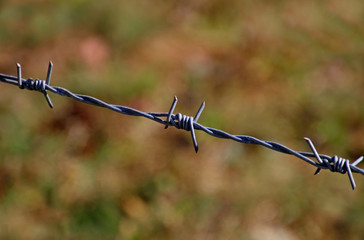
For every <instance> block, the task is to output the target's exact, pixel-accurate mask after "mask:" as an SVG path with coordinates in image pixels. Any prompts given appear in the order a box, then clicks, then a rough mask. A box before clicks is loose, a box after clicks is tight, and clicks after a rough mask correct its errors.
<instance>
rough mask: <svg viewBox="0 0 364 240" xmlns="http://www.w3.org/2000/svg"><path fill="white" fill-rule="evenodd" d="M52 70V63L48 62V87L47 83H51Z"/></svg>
mask: <svg viewBox="0 0 364 240" xmlns="http://www.w3.org/2000/svg"><path fill="white" fill-rule="evenodd" d="M52 69H53V63H52V61H49V65H48V71H47V78H46V83H47V85H49V83H50V81H51V75H52Z"/></svg>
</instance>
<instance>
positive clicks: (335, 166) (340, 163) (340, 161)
mask: <svg viewBox="0 0 364 240" xmlns="http://www.w3.org/2000/svg"><path fill="white" fill-rule="evenodd" d="M304 139H305V140H306V141H307V143H308V145H309V146H310V148H311V150H312V152H313V154H314V155H315V158H316V159H317V161H318V162H319V164H320V165H322V166H324V167H327V168H328V169H330V171H331V172H339V173H346V172H347V173H348V177H349V180H350V184H351V187H352V188H353V190H354V189H355V187H356V184H355V180H354V177H353V173H352V171H351V167H350V162H349V160H347V159H344V158H340V157H338V156H333V157H332V158H331V159H330V160H325V161H323V160H322V159H321V157H320V155H319V154H318V152H317V150H316V148H315V146H314V145H313V143H312V141H311V139H309V138H304ZM362 160H363V157H360V158H358V159H357V160H356V161H355V163H356V164H358V163H359V162H360V161H362ZM330 162H331V163H332V165H331V163H330ZM321 169H322V168H321V167H317V170H316V172H315V175H316V174H318V173H319V172H320V171H321Z"/></svg>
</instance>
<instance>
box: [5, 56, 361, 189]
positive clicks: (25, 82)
mask: <svg viewBox="0 0 364 240" xmlns="http://www.w3.org/2000/svg"><path fill="white" fill-rule="evenodd" d="M52 69H53V64H52V62H49V66H48V72H47V77H46V80H40V79H36V80H33V79H32V78H29V79H23V78H22V71H21V66H20V64H19V63H18V64H17V76H11V75H5V74H1V73H0V81H1V82H4V83H8V84H12V85H17V86H18V87H19V88H20V89H27V90H33V91H38V92H41V93H43V95H44V96H45V98H46V100H47V102H48V105H49V107H51V108H53V103H52V101H51V99H50V97H49V96H48V92H47V91H51V92H53V93H55V94H58V95H61V96H65V97H70V98H73V99H75V100H77V101H80V102H83V103H87V104H91V105H94V106H98V107H104V108H107V109H110V110H112V111H115V112H118V113H121V114H125V115H130V116H139V117H145V118H148V119H150V120H153V121H155V122H157V123H160V124H162V125H164V126H165V129H167V128H168V127H169V126H174V127H175V128H177V129H184V130H186V131H189V132H190V133H191V137H192V141H193V146H194V148H195V151H196V153H197V152H198V145H197V139H196V134H195V130H201V131H204V132H206V133H207V134H210V135H211V136H214V137H218V138H226V139H231V140H234V141H237V142H241V143H245V144H257V145H261V146H263V147H266V148H269V149H272V150H274V151H277V152H281V153H285V154H290V155H293V156H296V157H297V158H299V159H302V160H303V161H305V162H307V163H309V164H311V165H312V166H314V167H316V168H317V170H316V172H315V175H316V174H318V173H319V172H320V171H321V169H328V170H330V171H331V172H338V173H341V174H345V173H347V174H348V177H349V180H350V183H351V187H352V189H353V190H354V189H355V187H356V184H355V180H354V177H353V174H352V173H353V172H354V173H360V174H362V175H364V169H361V168H359V167H357V166H356V165H357V164H359V163H360V162H361V161H362V160H363V158H364V156H361V157H359V158H358V159H356V160H355V161H354V162H353V163H350V161H349V160H348V159H345V158H341V157H338V156H336V155H335V156H332V157H331V156H328V155H324V154H319V153H318V152H317V150H316V148H315V146H314V144H313V143H312V141H311V140H310V139H309V138H304V139H305V140H306V142H307V143H308V145H309V147H310V149H311V151H312V152H302V151H295V150H292V149H290V148H288V147H286V146H284V145H282V144H280V143H276V142H272V141H263V140H260V139H258V138H255V137H252V136H247V135H233V134H230V133H227V132H225V131H222V130H219V129H215V128H211V127H206V126H203V125H202V124H200V123H198V122H197V121H198V119H199V117H200V115H201V113H202V111H203V109H204V107H205V102H203V103H202V104H201V106H200V108H199V109H198V111H197V113H196V115H195V117H192V116H188V115H182V114H181V113H178V114H174V113H173V111H174V109H175V107H176V105H177V101H178V100H177V97H174V100H173V102H172V105H171V107H170V109H169V112H168V113H167V112H166V113H158V112H143V111H140V110H137V109H134V108H130V107H126V106H121V105H115V104H108V103H106V102H104V101H101V100H99V99H97V98H94V97H91V96H87V95H80V94H75V93H72V92H71V91H69V90H67V89H65V88H62V87H56V86H51V85H50V78H51V75H52ZM163 117H166V118H167V119H166V120H163V119H162V118H163ZM311 158H314V159H316V160H317V162H316V161H314V160H312V159H311Z"/></svg>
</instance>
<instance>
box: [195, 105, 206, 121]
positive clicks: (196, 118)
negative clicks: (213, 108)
mask: <svg viewBox="0 0 364 240" xmlns="http://www.w3.org/2000/svg"><path fill="white" fill-rule="evenodd" d="M204 108H205V101H203V102H202V104H201V106H200V108H199V109H198V111H197V113H196V116H195V120H194V121H195V122H197V121H198V119H199V118H200V116H201V113H202V111H203V109H204Z"/></svg>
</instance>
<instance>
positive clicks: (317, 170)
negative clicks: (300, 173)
mask: <svg viewBox="0 0 364 240" xmlns="http://www.w3.org/2000/svg"><path fill="white" fill-rule="evenodd" d="M320 171H321V168H319V167H318V168H317V169H316V172H315V173H314V174H313V175H317V174H319V173H320Z"/></svg>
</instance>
